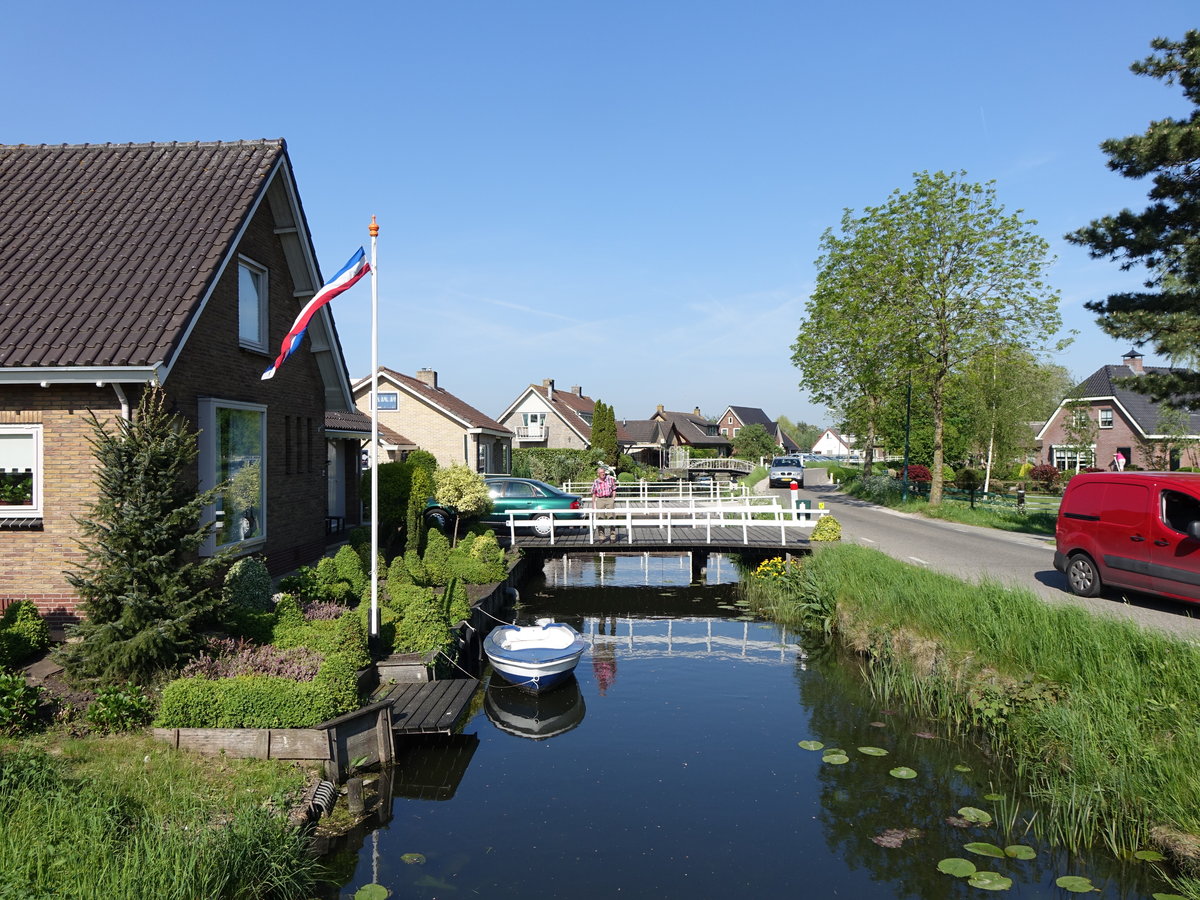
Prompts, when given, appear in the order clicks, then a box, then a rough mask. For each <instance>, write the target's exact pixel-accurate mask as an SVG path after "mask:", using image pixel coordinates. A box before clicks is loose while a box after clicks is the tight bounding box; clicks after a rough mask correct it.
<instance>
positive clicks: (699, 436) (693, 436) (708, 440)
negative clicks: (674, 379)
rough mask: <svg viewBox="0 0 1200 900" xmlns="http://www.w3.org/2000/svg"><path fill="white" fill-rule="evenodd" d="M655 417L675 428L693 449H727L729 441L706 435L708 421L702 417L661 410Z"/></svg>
mask: <svg viewBox="0 0 1200 900" xmlns="http://www.w3.org/2000/svg"><path fill="white" fill-rule="evenodd" d="M655 416H656V417H660V418H661V420H662V421H663V422H666V423H667V424H669V425H673V426H674V427H675V431H676V433H678V434H679V435H680V436H681V437H682V438H683V439H684V440H686V441H687V442H688V443H689V444H691V445H692V446H695V447H705V446H708V447H728V446H730V444H729V439H728V438H726V437H724V436H723V435H720V434H716V435H710V434H708V433H707V428H708V425H709V421H708V420H707V419H706V418H704V417H703V416H697V415H696V414H695V413H687V412H672V411H671V410H663V411H661V412H657V413H655Z"/></svg>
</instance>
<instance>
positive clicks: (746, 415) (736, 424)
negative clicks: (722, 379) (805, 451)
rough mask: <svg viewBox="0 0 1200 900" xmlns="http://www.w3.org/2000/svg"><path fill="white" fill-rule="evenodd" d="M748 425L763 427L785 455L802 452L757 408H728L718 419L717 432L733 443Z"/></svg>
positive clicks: (777, 424) (790, 438)
mask: <svg viewBox="0 0 1200 900" xmlns="http://www.w3.org/2000/svg"><path fill="white" fill-rule="evenodd" d="M747 425H761V426H762V427H763V429H764V430H765V431H766V432H767V434H769V435H770V436H771V437H772V438H774V439H775V443H776V444H777V445H778V446H780V447H782V448H783V452H784V453H785V454H792V453H799V452H800V445H799V444H797V443H796V442H795V441H794V440H792V437H791V435H789V434H788V433H787V432H786V431H784V430H783V429H782V428H781V427H780V426H779V423H778V422H776V421H774V420H773V419H771V418H770V417H769V416H768V415H767V414H766V413H765V412H763V411H762V410H761V409H759V408H758V407H757V406H727V407H725V412H723V413H721V415H720V417H719V418H718V419H717V430H718V431H719V432H720V433H721V434H722V435H724V436H725V437H727V438H729V440H731V441H732V440H733V439H734V438H735V437H737V435H738V432H739V431H741V430H742V429H743V428H745V427H746V426H747Z"/></svg>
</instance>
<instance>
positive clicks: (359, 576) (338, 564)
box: [333, 545, 371, 599]
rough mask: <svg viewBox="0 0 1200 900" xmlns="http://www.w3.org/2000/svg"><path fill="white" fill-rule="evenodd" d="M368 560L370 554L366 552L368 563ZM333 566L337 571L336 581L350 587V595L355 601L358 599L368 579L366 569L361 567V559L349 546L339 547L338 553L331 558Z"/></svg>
mask: <svg viewBox="0 0 1200 900" xmlns="http://www.w3.org/2000/svg"><path fill="white" fill-rule="evenodd" d="M370 559H371V554H370V551H368V552H367V561H368V563H369V562H370ZM333 565H334V568H335V569H336V570H337V575H338V580H339V581H344V582H346V583H347V584H348V585H350V593H352V594H353V595H354V598H355V599H357V598H358V597H360V596H361V595H362V591H363V588H364V587H365V586H366V585H367V582H368V580H369V578H368V576H367V567H366V566H364V565H363V561H362V558H361V557H360V556H359V555H358V553H357V552H356V551H355V549H354V548H353V547H351V546H349V545H346V546H344V547H339V548H338V552H337V553H335V554H334V556H333Z"/></svg>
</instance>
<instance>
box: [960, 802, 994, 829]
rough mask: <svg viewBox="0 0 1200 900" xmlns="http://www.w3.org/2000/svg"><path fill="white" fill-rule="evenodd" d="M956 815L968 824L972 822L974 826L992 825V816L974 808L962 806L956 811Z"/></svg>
mask: <svg viewBox="0 0 1200 900" xmlns="http://www.w3.org/2000/svg"><path fill="white" fill-rule="evenodd" d="M958 814H959V815H960V816H962V817H963V818H964V819H966V820H967V821H968V822H974V823H975V824H976V825H991V824H992V814H991V813H989V812H986V811H985V810H982V809H978V808H976V807H974V806H964V807H963V808H962V809H960V810H959V811H958Z"/></svg>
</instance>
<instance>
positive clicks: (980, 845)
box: [963, 841, 1008, 859]
mask: <svg viewBox="0 0 1200 900" xmlns="http://www.w3.org/2000/svg"><path fill="white" fill-rule="evenodd" d="M963 849H964V850H966V851H967V852H968V853H974V854H976V855H978V856H992V857H995V858H996V859H1007V858H1008V857H1006V856H1005V855H1004V851H1003V850H1001V849H1000V848H999V847H997V846H996V845H995V844H985V843H984V842H982V841H975V842H973V843H970V844H963Z"/></svg>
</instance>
